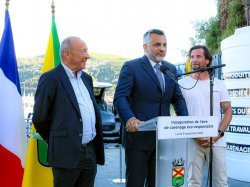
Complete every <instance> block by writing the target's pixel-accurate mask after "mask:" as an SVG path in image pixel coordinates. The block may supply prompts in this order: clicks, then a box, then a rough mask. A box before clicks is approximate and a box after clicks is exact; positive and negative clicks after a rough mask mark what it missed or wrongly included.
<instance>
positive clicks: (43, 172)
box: [22, 15, 60, 187]
mask: <svg viewBox="0 0 250 187" xmlns="http://www.w3.org/2000/svg"><path fill="white" fill-rule="evenodd" d="M59 48H60V43H59V38H58V34H57V29H56V24H55V18H54V15H53V16H52V25H51V31H50V36H49V42H48V46H47V51H46V54H45V57H44V64H43V68H42V73H45V72H46V71H49V70H51V69H53V68H55V67H56V66H57V65H58V64H60V55H59ZM34 133H35V128H34V126H33V125H32V128H31V136H30V140H29V145H28V153H27V157H26V166H25V171H24V176H23V183H22V187H53V175H52V169H51V167H47V144H46V143H45V142H44V141H42V140H38V139H35V138H32V135H33V134H34Z"/></svg>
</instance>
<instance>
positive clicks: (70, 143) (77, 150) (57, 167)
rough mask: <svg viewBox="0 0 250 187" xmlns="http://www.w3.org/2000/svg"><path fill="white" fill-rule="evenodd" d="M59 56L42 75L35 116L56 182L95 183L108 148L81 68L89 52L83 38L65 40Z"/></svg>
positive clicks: (69, 186)
mask: <svg viewBox="0 0 250 187" xmlns="http://www.w3.org/2000/svg"><path fill="white" fill-rule="evenodd" d="M60 54H61V61H62V62H61V64H60V65H58V67H56V68H54V69H53V70H51V71H49V72H46V73H44V74H42V75H41V77H40V79H39V82H38V86H37V91H36V94H35V105H34V114H33V119H32V120H33V123H34V126H35V128H36V130H37V132H38V133H39V134H40V135H41V136H42V138H43V139H44V140H45V141H47V142H48V163H49V164H50V165H51V166H52V171H53V176H54V186H55V187H93V186H94V180H95V176H96V172H97V166H96V164H101V165H103V164H104V146H103V138H102V130H101V129H102V127H101V116H100V112H99V110H98V106H97V104H96V101H95V97H94V94H93V82H92V78H91V76H89V75H88V74H87V73H85V72H83V71H82V69H84V68H85V65H86V62H87V60H88V59H89V58H90V56H89V54H88V48H87V45H86V43H85V42H84V41H83V40H81V39H80V38H78V37H68V38H66V39H65V40H64V41H63V42H62V44H61V48H60Z"/></svg>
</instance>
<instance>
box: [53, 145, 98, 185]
mask: <svg viewBox="0 0 250 187" xmlns="http://www.w3.org/2000/svg"><path fill="white" fill-rule="evenodd" d="M69 154H70V153H69ZM52 171H53V176H54V187H94V181H95V176H96V172H97V166H96V155H95V150H94V144H93V143H91V144H88V145H82V147H81V155H80V161H79V163H78V165H77V167H76V168H73V169H68V168H56V167H53V168H52Z"/></svg>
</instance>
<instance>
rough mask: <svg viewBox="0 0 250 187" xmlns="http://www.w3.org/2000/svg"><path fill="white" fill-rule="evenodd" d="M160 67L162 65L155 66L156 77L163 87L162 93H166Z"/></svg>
mask: <svg viewBox="0 0 250 187" xmlns="http://www.w3.org/2000/svg"><path fill="white" fill-rule="evenodd" d="M160 67H161V65H160V64H155V65H154V68H155V69H156V72H155V73H156V76H157V78H158V80H159V82H160V85H161V90H162V93H164V82H163V81H164V80H163V77H162V74H161V71H160Z"/></svg>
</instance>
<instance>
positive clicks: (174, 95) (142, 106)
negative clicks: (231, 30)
mask: <svg viewBox="0 0 250 187" xmlns="http://www.w3.org/2000/svg"><path fill="white" fill-rule="evenodd" d="M143 40H144V42H143V48H144V52H145V55H144V56H143V57H141V58H138V59H134V60H131V61H128V62H126V63H124V65H123V67H122V69H121V73H120V77H119V80H118V84H117V87H116V91H115V97H114V104H115V108H116V110H117V112H118V113H119V116H120V118H121V120H122V122H123V124H125V125H124V127H125V131H124V133H125V154H126V155H125V159H126V186H127V187H143V186H144V185H145V186H148V187H154V186H155V162H156V132H155V131H144V132H143V131H138V124H139V122H140V121H147V120H150V119H152V118H155V117H158V116H169V115H170V103H171V104H173V106H174V109H175V112H176V114H177V115H188V112H187V108H186V103H185V100H184V99H183V96H182V93H181V90H180V88H179V86H178V85H176V84H175V83H174V81H173V80H172V79H170V78H169V77H168V76H167V75H164V74H162V73H161V72H160V71H159V69H157V68H159V67H157V65H162V64H165V65H166V66H167V67H168V69H169V71H170V72H171V73H172V74H176V68H175V66H174V65H172V64H170V63H169V62H166V61H164V58H165V55H166V51H167V40H166V37H165V34H164V32H163V31H161V30H158V29H153V30H149V31H148V32H146V33H145V34H144V37H143ZM155 66H156V67H155ZM157 71H158V72H157Z"/></svg>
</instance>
